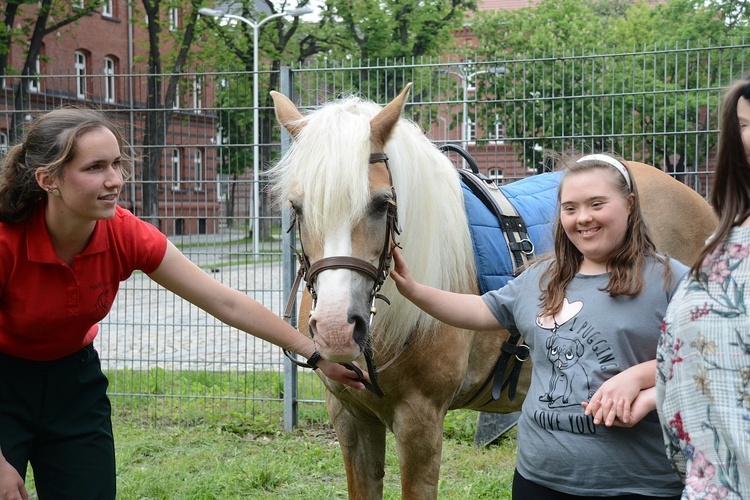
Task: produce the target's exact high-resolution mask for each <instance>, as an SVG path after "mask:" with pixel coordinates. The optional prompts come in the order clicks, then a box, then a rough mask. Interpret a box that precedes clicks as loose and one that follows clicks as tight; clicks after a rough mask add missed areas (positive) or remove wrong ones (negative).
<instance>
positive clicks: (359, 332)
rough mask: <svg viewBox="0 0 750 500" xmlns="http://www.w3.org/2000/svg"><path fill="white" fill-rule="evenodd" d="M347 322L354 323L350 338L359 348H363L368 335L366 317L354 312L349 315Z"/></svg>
mask: <svg viewBox="0 0 750 500" xmlns="http://www.w3.org/2000/svg"><path fill="white" fill-rule="evenodd" d="M349 323H350V324H353V325H354V331H353V332H352V338H353V339H354V341H355V342H356V343H357V345H358V346H360V347H361V348H363V349H364V348H365V346H366V344H367V339H368V337H369V335H368V330H369V325H368V321H367V319H366V318H365V317H364V316H362V315H361V314H354V315H351V316H349Z"/></svg>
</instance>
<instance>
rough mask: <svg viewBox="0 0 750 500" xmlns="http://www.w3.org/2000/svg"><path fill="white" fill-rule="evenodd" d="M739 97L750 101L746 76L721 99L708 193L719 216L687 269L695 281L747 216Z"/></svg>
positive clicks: (749, 203)
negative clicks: (713, 253) (738, 114)
mask: <svg viewBox="0 0 750 500" xmlns="http://www.w3.org/2000/svg"><path fill="white" fill-rule="evenodd" d="M740 99H746V100H748V102H750V75H746V76H744V77H743V78H742V79H741V80H738V81H736V82H734V83H733V84H732V85H730V86H729V87H728V88H727V90H726V92H725V93H724V98H723V100H722V106H721V122H720V124H719V126H720V127H721V128H720V129H719V153H718V155H717V157H716V171H715V173H714V177H713V181H712V184H711V194H710V196H709V201H710V202H711V205H712V206H713V208H714V210H715V211H716V214H717V215H718V216H719V225H718V227H717V228H716V231H715V232H714V234H713V235H712V236H711V238H710V239H709V240H708V242H707V243H706V245H705V246H704V247H703V250H701V252H700V253H699V254H698V258H697V259H696V260H695V262H693V265H692V267H691V269H690V271H691V273H692V275H693V277H694V278H695V279H696V280H700V269H701V266H702V264H703V261H704V260H705V259H706V257H707V256H708V255H709V254H710V253H711V252H712V251H713V250H714V249H715V248H716V247H717V246H718V245H719V244H720V243H722V242H723V241H724V239H725V238H726V237H727V235H728V234H729V232H730V231H731V230H732V228H733V227H734V226H737V225H739V224H742V222H743V221H744V220H745V219H747V218H748V217H750V195H748V193H750V163H748V160H747V155H748V152H747V151H745V147H744V145H743V143H742V134H741V132H740V121H739V118H738V117H737V104H738V103H739V101H740Z"/></svg>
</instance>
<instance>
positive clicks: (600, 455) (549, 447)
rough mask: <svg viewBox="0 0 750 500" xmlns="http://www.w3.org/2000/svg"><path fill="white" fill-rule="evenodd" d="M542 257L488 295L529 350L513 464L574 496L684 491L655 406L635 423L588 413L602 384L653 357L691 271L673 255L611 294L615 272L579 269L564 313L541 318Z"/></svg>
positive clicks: (531, 477)
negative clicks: (607, 422)
mask: <svg viewBox="0 0 750 500" xmlns="http://www.w3.org/2000/svg"><path fill="white" fill-rule="evenodd" d="M547 265H549V264H548V263H544V262H543V263H540V264H539V265H535V266H533V267H531V268H530V269H528V270H527V271H525V272H523V273H522V274H521V275H520V276H519V277H518V278H516V279H515V280H513V281H511V282H510V283H509V284H508V285H506V286H504V287H503V288H501V289H500V290H496V291H493V292H488V293H486V294H485V295H483V299H484V301H485V303H486V304H487V305H488V306H489V308H490V310H491V311H492V313H493V314H494V315H495V317H496V318H497V319H498V321H499V322H500V323H501V324H502V325H503V326H505V327H506V328H508V329H509V330H510V331H511V332H514V331H515V332H518V333H520V335H521V336H522V337H523V341H524V342H525V343H526V344H527V345H528V346H529V348H530V350H531V360H532V362H533V366H534V369H533V373H532V379H531V387H530V388H529V392H528V395H527V396H526V400H525V401H524V403H523V409H522V414H521V417H520V419H519V421H518V458H517V464H516V467H517V468H518V472H519V473H520V474H521V475H522V476H523V477H525V478H526V479H528V480H530V481H533V482H535V483H538V484H541V485H543V486H546V487H548V488H552V489H554V490H557V491H562V492H564V493H568V494H572V495H596V496H614V495H623V494H639V495H651V496H678V495H679V494H680V492H681V491H682V483H681V481H680V480H679V479H678V478H677V476H676V475H675V473H674V472H673V471H672V468H671V466H670V464H669V461H668V460H667V457H666V452H665V449H664V442H663V440H662V434H661V428H660V425H659V421H658V418H657V414H656V412H655V411H654V412H652V413H650V414H649V415H647V416H646V417H645V418H644V419H643V420H641V421H640V422H639V423H638V424H636V425H635V426H633V427H631V428H623V427H609V428H608V427H605V426H604V425H598V426H595V425H594V424H593V419H592V418H591V417H587V416H585V415H584V413H583V412H584V410H583V407H582V406H581V402H582V401H588V400H589V399H590V397H591V396H592V395H593V394H594V392H596V390H597V389H598V388H599V386H600V385H601V384H602V383H603V382H604V381H605V380H607V379H609V378H611V377H612V376H614V375H616V374H617V373H620V372H622V371H623V370H625V369H627V368H629V367H631V366H633V365H636V364H638V363H642V362H644V361H648V360H652V359H655V356H656V345H657V341H658V339H659V335H660V332H661V326H662V320H663V318H664V313H665V311H666V309H667V304H668V302H669V299H670V298H671V297H672V294H673V293H674V291H675V289H676V287H677V283H678V281H679V280H681V279H682V277H683V276H684V275H685V273H686V272H687V270H688V268H687V267H686V266H684V265H683V264H681V263H680V262H678V261H675V260H674V259H671V260H670V267H671V269H672V272H673V273H674V279H673V282H672V283H671V286H670V287H669V288H670V289H669V290H665V288H664V277H663V269H664V266H663V265H662V264H661V263H659V262H658V261H656V260H654V259H649V260H648V261H647V264H646V267H645V269H644V278H645V279H644V282H645V286H644V289H643V290H642V291H641V293H639V294H638V295H637V296H635V297H626V296H620V297H615V298H613V297H610V296H609V294H608V293H607V292H603V291H602V290H601V289H603V288H605V287H606V286H607V283H608V281H609V274H602V275H595V276H591V275H580V274H579V275H577V276H575V278H573V280H572V281H571V282H570V284H569V285H568V287H567V289H566V292H565V304H564V306H563V309H562V310H561V311H560V312H558V313H557V314H556V315H555V317H554V318H549V317H546V318H541V317H539V314H540V313H541V308H540V302H539V296H540V294H541V290H540V287H539V281H540V278H541V274H542V272H543V271H544V269H545V268H546V266H547Z"/></svg>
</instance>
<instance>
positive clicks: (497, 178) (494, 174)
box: [487, 168, 503, 184]
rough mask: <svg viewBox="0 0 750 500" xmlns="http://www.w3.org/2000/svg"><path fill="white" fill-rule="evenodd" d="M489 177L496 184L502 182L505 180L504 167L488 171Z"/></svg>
mask: <svg viewBox="0 0 750 500" xmlns="http://www.w3.org/2000/svg"><path fill="white" fill-rule="evenodd" d="M487 177H489V178H490V179H491V180H492V181H494V182H495V184H502V182H503V169H502V168H491V169H489V170H488V171H487Z"/></svg>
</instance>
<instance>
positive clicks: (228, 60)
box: [206, 0, 309, 239]
mask: <svg viewBox="0 0 750 500" xmlns="http://www.w3.org/2000/svg"><path fill="white" fill-rule="evenodd" d="M308 3H309V2H308V1H307V0H306V1H303V2H301V3H299V4H298V5H297V6H296V7H297V8H299V7H303V6H305V5H307V4H308ZM264 4H265V7H266V9H264V10H265V12H264V13H260V12H258V11H257V10H256V8H255V6H256V2H254V1H249V0H245V1H241V2H234V3H233V4H232V10H231V13H232V14H235V15H238V16H241V17H243V18H245V19H248V20H250V21H252V22H256V23H257V22H261V21H262V20H263V19H264V18H266V17H268V16H270V15H274V14H278V13H281V12H283V11H284V10H286V8H287V6H286V3H284V4H282V5H281V6H280V7H278V10H274V9H277V7H276V6H275V5H274V3H273V2H271V1H270V0H264ZM206 22H207V23H208V25H209V26H210V27H211V28H212V31H213V32H214V33H215V36H216V40H217V41H218V45H214V44H208V45H207V49H208V50H212V51H215V52H214V54H217V56H215V57H214V60H215V61H217V62H218V63H219V64H220V65H224V66H234V67H235V71H236V69H237V68H236V65H237V63H239V65H240V67H241V69H242V71H243V73H242V74H234V75H231V76H226V77H224V78H223V81H222V84H221V85H220V86H219V92H218V94H217V95H218V101H219V102H218V108H219V111H218V114H219V123H220V127H221V131H222V134H221V136H222V141H223V142H224V144H223V145H222V151H221V153H222V154H221V157H222V158H223V159H224V164H223V165H221V166H220V169H221V171H222V173H224V174H228V175H230V177H231V178H232V179H233V180H236V179H237V177H238V176H240V175H243V174H244V173H245V171H246V170H247V168H248V166H249V165H252V151H251V148H248V147H245V146H244V145H246V144H252V139H250V138H251V137H252V130H253V126H254V125H253V116H252V115H253V110H252V109H247V108H248V106H249V104H250V103H251V102H252V71H253V68H254V61H253V43H254V40H253V38H254V33H253V30H252V28H251V27H250V26H248V25H247V24H246V23H241V22H240V23H232V24H229V25H227V26H222V25H220V23H217V22H216V21H215V20H213V19H210V18H208V19H206ZM299 27H300V18H299V17H294V18H292V19H291V20H288V19H287V18H284V17H277V18H275V19H272V20H270V21H269V22H268V24H264V25H263V26H262V29H259V31H258V43H259V45H260V47H259V48H258V53H259V54H262V57H261V61H258V68H259V72H260V71H262V73H261V74H260V75H259V81H260V82H262V83H261V85H262V87H261V88H264V89H267V90H266V91H263V92H260V91H259V93H258V96H259V108H260V109H259V111H258V113H259V115H258V118H259V124H258V125H259V127H260V128H259V143H260V147H259V152H260V158H259V160H258V161H259V165H261V166H262V165H266V164H268V163H270V162H271V160H272V158H271V154H272V149H271V147H270V144H271V143H272V142H273V133H274V124H275V119H274V118H273V104H272V102H271V97H270V93H269V92H270V90H271V89H277V88H279V69H280V67H281V60H282V58H283V57H285V55H286V56H287V57H292V58H294V59H299V57H300V53H299V51H297V50H294V49H291V50H289V48H290V47H292V46H294V44H290V42H291V40H292V39H294V37H295V34H296V33H297V30H298V29H299ZM238 35H239V36H238ZM217 46H218V47H224V48H225V49H226V52H228V53H226V52H224V53H222V52H221V51H217V50H216V49H217ZM261 49H262V50H261ZM265 64H268V65H270V71H266V70H263V65H265ZM254 181H255V182H260V179H254ZM234 186H235V183H234V182H232V183H231V188H230V193H229V203H228V214H227V215H228V223H230V224H231V222H232V215H233V211H234V202H235V199H234V198H235V197H234ZM259 192H260V195H261V197H262V198H263V202H262V203H260V204H259V205H260V208H261V211H262V213H261V214H260V215H261V219H260V224H259V225H258V227H259V233H260V234H259V235H253V238H255V237H259V238H261V239H265V238H268V237H269V236H270V233H271V220H270V218H269V217H266V216H267V215H269V207H270V205H271V203H269V202H268V200H267V199H266V198H267V190H266V189H259Z"/></svg>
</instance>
